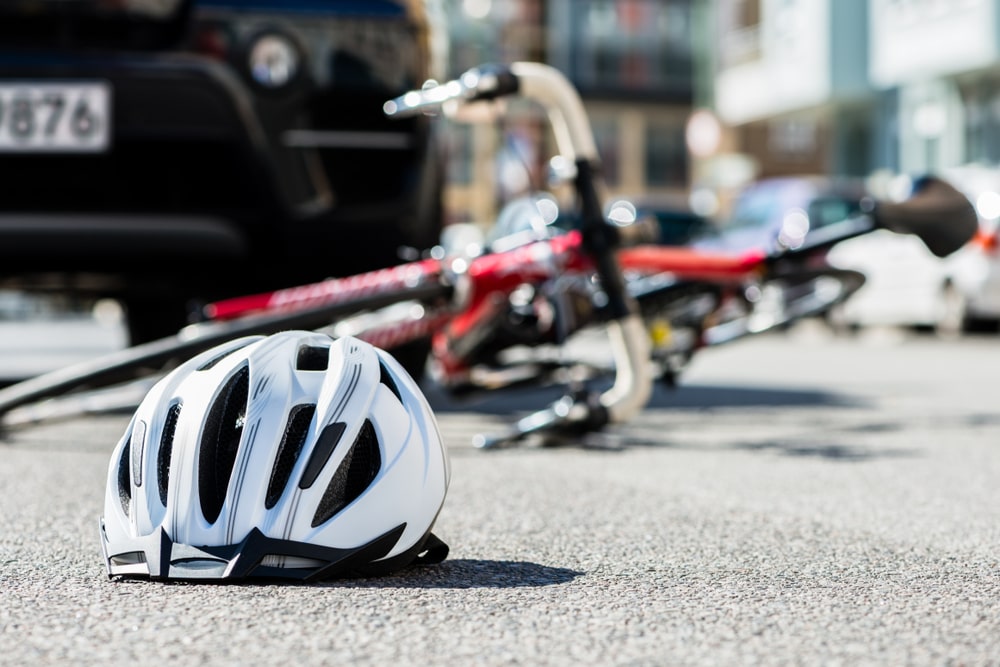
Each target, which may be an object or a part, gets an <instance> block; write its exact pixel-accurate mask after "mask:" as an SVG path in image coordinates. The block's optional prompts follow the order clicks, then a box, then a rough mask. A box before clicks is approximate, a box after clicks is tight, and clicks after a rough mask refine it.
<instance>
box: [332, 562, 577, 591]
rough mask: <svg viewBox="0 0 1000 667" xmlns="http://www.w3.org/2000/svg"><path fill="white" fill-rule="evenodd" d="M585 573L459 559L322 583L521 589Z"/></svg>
mask: <svg viewBox="0 0 1000 667" xmlns="http://www.w3.org/2000/svg"><path fill="white" fill-rule="evenodd" d="M583 574H584V573H583V572H577V571H576V570H570V569H567V568H562V567H548V566H546V565H539V564H537V563H529V562H526V561H506V560H479V559H474V558H458V559H455V560H446V561H444V562H443V563H441V564H440V565H433V566H428V567H413V568H410V569H407V570H403V571H402V572H400V573H399V574H396V575H393V576H388V577H380V578H373V579H353V580H350V581H333V582H329V583H325V584H320V585H322V586H325V587H335V588H358V587H362V588H457V589H467V588H522V587H528V586H531V587H536V586H553V585H556V584H566V583H569V582H571V581H573V580H574V579H576V578H577V577H580V576H583Z"/></svg>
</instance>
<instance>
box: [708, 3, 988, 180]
mask: <svg viewBox="0 0 1000 667" xmlns="http://www.w3.org/2000/svg"><path fill="white" fill-rule="evenodd" d="M710 5H711V14H712V20H711V24H710V25H711V29H712V30H713V31H714V36H713V38H712V39H711V40H710V42H709V43H712V44H715V45H716V47H715V48H714V49H712V50H711V52H710V58H711V60H712V63H713V65H712V77H711V78H712V86H711V96H712V98H713V100H712V102H713V104H712V106H713V108H714V110H715V113H716V114H717V115H718V118H719V120H720V121H721V123H722V126H723V128H724V131H725V134H726V136H727V137H728V138H729V141H730V143H729V148H730V149H731V150H732V151H734V152H735V153H737V154H740V155H743V156H746V158H747V159H748V160H749V161H750V162H751V163H752V164H753V166H754V171H755V174H756V175H759V176H771V175H778V174H787V173H803V172H820V173H823V172H825V173H835V174H846V175H857V176H869V175H872V174H875V173H879V172H889V173H908V174H913V173H919V172H924V171H937V172H947V171H948V170H951V169H954V168H958V167H962V166H968V165H979V166H984V167H986V168H989V169H996V168H997V167H998V166H1000V87H998V84H1000V68H998V65H1000V3H998V2H997V0H710ZM723 157H724V156H723ZM712 159H716V160H717V159H720V156H712V157H711V158H710V159H709V161H711V160H712ZM702 173H712V172H711V170H708V169H704V168H703V169H702Z"/></svg>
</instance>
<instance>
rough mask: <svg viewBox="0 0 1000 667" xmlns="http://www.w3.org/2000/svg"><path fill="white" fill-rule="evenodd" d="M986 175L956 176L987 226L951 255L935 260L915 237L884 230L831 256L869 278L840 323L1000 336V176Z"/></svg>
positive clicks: (841, 314)
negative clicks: (999, 234)
mask: <svg viewBox="0 0 1000 667" xmlns="http://www.w3.org/2000/svg"><path fill="white" fill-rule="evenodd" d="M979 176H980V178H973V177H971V176H969V175H964V176H963V175H951V176H950V178H949V180H951V181H952V182H953V183H954V184H955V185H956V186H957V187H959V188H960V189H963V190H964V191H965V192H966V194H967V195H968V196H969V198H970V199H971V200H972V201H973V203H974V204H975V205H976V210H977V212H978V213H979V220H980V229H979V232H978V234H977V235H976V237H975V238H974V239H973V240H972V241H970V242H969V243H968V244H966V245H965V246H964V247H962V248H961V249H959V250H958V251H957V252H955V253H954V254H953V255H951V256H949V257H946V258H944V259H940V258H938V257H935V256H934V255H932V254H931V253H930V251H928V250H927V248H925V247H924V245H923V244H922V243H921V241H920V240H919V239H917V238H915V237H913V236H904V235H900V234H894V233H892V232H889V231H884V230H880V231H877V232H873V233H871V234H867V235H865V236H861V237H858V238H856V239H851V240H849V241H844V242H843V243H840V244H838V245H836V246H834V247H833V248H832V249H831V250H830V252H829V254H828V255H827V259H828V261H829V262H830V263H831V264H832V265H834V266H837V267H840V268H845V269H854V270H857V271H861V272H862V273H864V274H865V277H866V282H865V285H864V286H863V287H862V288H861V289H860V290H858V291H857V293H855V294H854V295H853V296H852V297H851V298H850V299H848V300H847V301H846V302H845V303H844V304H843V305H842V306H841V307H840V308H839V309H838V310H837V312H836V313H835V321H836V323H837V324H840V325H846V326H852V327H868V326H907V327H909V326H913V327H926V328H932V329H934V330H936V331H937V332H939V333H941V334H946V335H954V334H958V333H961V332H964V331H996V330H997V327H998V324H1000V246H998V242H997V227H998V220H1000V174H993V175H992V178H991V179H984V178H982V174H981V173H980V174H979ZM984 180H988V181H992V182H989V183H984Z"/></svg>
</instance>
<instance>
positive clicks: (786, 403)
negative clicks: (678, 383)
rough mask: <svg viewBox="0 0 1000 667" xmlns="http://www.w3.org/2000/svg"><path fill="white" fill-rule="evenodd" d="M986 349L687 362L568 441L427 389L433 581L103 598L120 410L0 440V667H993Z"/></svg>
mask: <svg viewBox="0 0 1000 667" xmlns="http://www.w3.org/2000/svg"><path fill="white" fill-rule="evenodd" d="M998 390H1000V339H995V338H973V339H965V340H961V341H941V340H936V339H933V338H929V337H923V338H921V337H888V338H886V337H882V338H863V339H844V338H836V339H833V338H830V337H829V336H827V335H826V334H825V333H823V332H821V331H820V332H818V331H814V330H810V329H802V328H800V329H797V330H795V331H794V332H793V333H791V334H782V335H769V336H766V337H761V338H758V339H756V340H749V341H743V342H740V343H736V344H733V345H731V346H729V347H725V348H718V349H715V350H708V351H705V352H704V353H703V354H701V356H700V357H698V358H696V359H695V362H694V364H693V365H692V367H691V368H690V371H689V373H688V374H687V376H686V378H685V382H684V386H683V387H681V388H680V389H678V390H676V391H674V392H670V391H667V390H665V389H664V390H658V391H657V393H656V394H655V396H654V398H653V401H652V404H651V406H650V407H649V409H648V410H646V411H645V412H644V413H643V414H642V415H641V417H640V418H638V419H636V420H635V421H634V422H633V423H631V424H629V425H628V426H626V427H622V428H619V429H615V430H613V431H611V432H610V433H608V434H606V435H605V436H602V437H600V438H591V439H589V440H587V441H586V442H580V443H576V444H575V445H572V446H564V447H556V448H541V447H536V446H525V447H519V448H516V449H509V450H503V451H495V452H481V451H478V450H474V449H472V448H471V447H470V446H469V439H470V436H471V435H472V434H473V433H475V432H477V431H479V430H482V429H484V428H488V427H490V426H491V425H496V424H500V423H502V421H503V420H504V419H505V418H507V417H509V416H510V415H512V414H520V413H521V412H523V411H525V410H529V409H532V408H535V407H539V406H540V405H539V404H540V402H542V401H544V400H546V399H547V398H548V397H549V395H547V394H545V393H544V392H522V393H519V394H517V395H513V396H510V397H508V398H506V399H504V400H494V401H491V402H480V403H468V404H458V403H454V402H449V401H446V400H445V399H444V398H442V397H440V396H437V395H435V394H433V392H431V393H432V397H433V401H434V403H435V405H436V406H437V412H438V414H439V418H440V422H441V426H442V430H443V433H444V436H445V438H446V441H447V444H448V446H449V449H450V452H451V457H452V466H453V479H452V486H451V489H450V492H449V497H448V499H447V502H446V504H445V508H444V510H443V512H442V514H441V516H440V519H439V521H438V524H437V526H436V531H435V532H437V533H438V534H439V535H441V536H442V537H443V538H444V539H445V540H446V541H448V542H449V543H450V544H451V546H452V552H451V556H450V558H449V560H447V561H446V562H445V563H443V564H441V565H438V566H433V567H428V568H425V569H419V570H410V571H406V572H404V573H401V574H398V575H395V576H390V577H387V578H383V579H369V580H351V581H337V582H332V583H326V584H321V585H311V586H298V585H273V584H272V585H238V586H214V585H182V584H174V585H164V584H162V583H148V582H130V583H121V582H109V581H108V580H107V578H106V577H105V575H104V571H103V564H102V562H101V558H100V551H99V546H98V539H97V521H98V516H99V515H100V512H101V502H102V494H103V485H104V482H105V475H106V470H107V464H108V457H109V455H110V451H111V448H112V446H113V445H114V442H115V441H116V439H117V437H118V436H119V434H120V432H121V431H122V430H123V429H124V426H125V422H126V419H127V418H126V416H124V415H112V416H102V417H88V418H85V419H76V420H72V421H68V422H62V423H57V424H45V425H39V426H35V427H32V428H28V429H23V430H18V431H15V432H13V433H10V434H8V436H7V438H6V440H5V441H3V442H2V443H0V461H2V463H0V664H4V665H7V664H10V665H43V664H60V665H62V664H107V665H128V664H157V663H168V662H169V663H170V664H219V665H237V664H239V665H247V664H276V665H277V664H280V665H285V664H288V665H333V664H378V665H389V664H391V665H409V664H414V665H416V664H420V665H426V664H448V665H452V664H456V665H457V664H463V665H464V664H484V665H493V664H556V665H579V664H597V665H749V664H763V665H785V664H806V665H815V664H824V665H869V664H870V665H903V664H910V665H952V664H954V665H998V664H1000V400H998V398H997V395H998Z"/></svg>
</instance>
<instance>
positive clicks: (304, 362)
mask: <svg viewBox="0 0 1000 667" xmlns="http://www.w3.org/2000/svg"><path fill="white" fill-rule="evenodd" d="M329 365H330V348H329V347H325V346H320V345H303V346H302V347H300V348H299V356H298V358H297V359H296V361H295V369H296V370H299V371H325V370H326V369H327V367H328V366H329Z"/></svg>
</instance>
